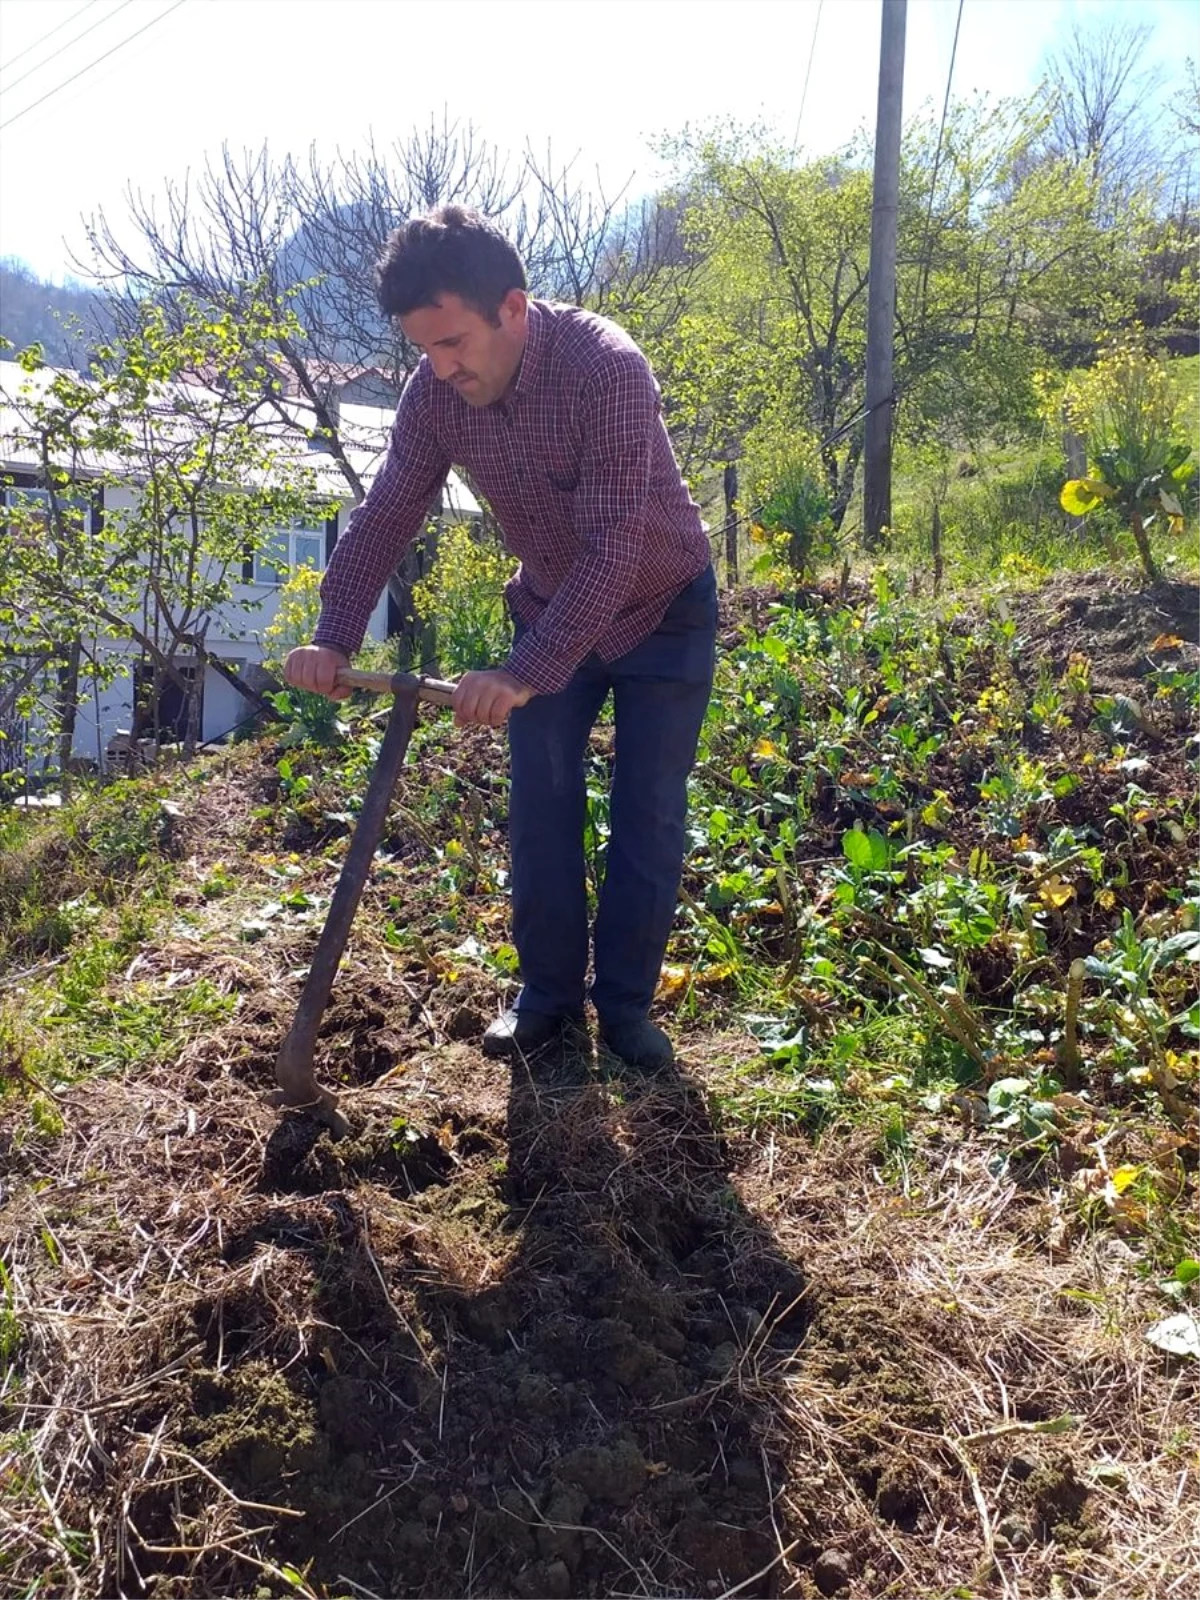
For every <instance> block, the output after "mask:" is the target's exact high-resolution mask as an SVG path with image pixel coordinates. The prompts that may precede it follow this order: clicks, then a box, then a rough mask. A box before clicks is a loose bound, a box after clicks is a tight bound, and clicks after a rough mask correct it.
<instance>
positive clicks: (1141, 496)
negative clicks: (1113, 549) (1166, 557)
mask: <svg viewBox="0 0 1200 1600" xmlns="http://www.w3.org/2000/svg"><path fill="white" fill-rule="evenodd" d="M1068 407H1069V410H1070V413H1071V416H1072V419H1073V421H1074V423H1075V425H1076V427H1077V428H1078V429H1079V430H1080V432H1082V433H1083V434H1085V435H1086V437H1087V440H1088V448H1089V454H1090V456H1091V458H1092V462H1093V464H1092V466H1091V467H1090V469H1089V473H1088V476H1087V477H1086V478H1076V479H1072V480H1071V481H1070V482H1068V483H1067V484H1066V485H1065V486H1064V488H1063V490H1062V505H1063V509H1064V510H1066V511H1068V512H1070V513H1071V514H1072V515H1074V516H1087V515H1088V514H1089V513H1090V512H1092V511H1095V510H1096V509H1097V508H1098V507H1101V506H1109V507H1111V508H1112V509H1113V510H1115V511H1118V512H1119V513H1120V514H1121V515H1122V517H1124V518H1125V519H1126V521H1127V522H1128V524H1129V526H1130V528H1131V529H1132V532H1133V536H1134V540H1135V542H1136V544H1137V549H1138V555H1139V557H1140V558H1141V562H1142V566H1143V569H1144V570H1145V572H1146V576H1147V577H1149V578H1156V577H1157V576H1158V569H1157V565H1156V563H1155V561H1154V557H1153V554H1152V552H1151V549H1150V544H1149V541H1148V539H1147V538H1146V531H1145V530H1146V528H1147V527H1148V526H1149V525H1150V524H1151V523H1152V522H1153V520H1154V519H1155V518H1156V517H1159V516H1165V518H1166V520H1167V523H1168V526H1169V527H1170V529H1171V531H1172V532H1177V531H1182V529H1183V525H1184V508H1183V504H1182V501H1181V496H1182V494H1183V492H1184V491H1185V489H1186V486H1187V485H1188V483H1189V482H1190V481H1191V479H1192V477H1193V476H1194V474H1195V470H1196V463H1195V461H1194V460H1193V459H1192V448H1191V445H1190V444H1189V443H1188V442H1187V440H1186V439H1184V438H1182V437H1181V434H1182V433H1183V427H1182V423H1181V418H1180V415H1179V410H1180V408H1179V401H1178V397H1177V393H1176V390H1175V388H1174V385H1173V384H1172V382H1171V379H1170V376H1169V374H1168V370H1167V367H1166V364H1165V363H1164V362H1161V361H1156V360H1155V359H1154V358H1153V357H1152V356H1151V355H1150V354H1149V353H1148V351H1147V350H1146V347H1145V342H1144V339H1143V338H1142V336H1141V335H1140V334H1139V333H1138V332H1137V331H1133V332H1128V333H1125V334H1122V335H1120V336H1119V337H1117V338H1116V339H1114V340H1112V341H1111V342H1110V343H1109V344H1108V345H1107V347H1106V348H1105V349H1104V352H1103V354H1102V355H1101V358H1100V359H1099V360H1098V361H1097V362H1096V365H1095V366H1094V367H1092V368H1091V370H1090V371H1088V372H1086V373H1085V374H1083V375H1082V376H1081V377H1079V378H1077V379H1076V380H1075V381H1074V382H1073V383H1072V384H1071V385H1070V386H1069V388H1068Z"/></svg>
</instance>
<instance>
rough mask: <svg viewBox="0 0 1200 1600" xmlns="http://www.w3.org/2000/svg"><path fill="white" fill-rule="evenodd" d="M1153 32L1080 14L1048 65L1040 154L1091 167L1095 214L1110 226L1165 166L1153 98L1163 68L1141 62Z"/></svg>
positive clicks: (1140, 25) (1145, 27) (1144, 24)
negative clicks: (1046, 112) (1045, 117)
mask: <svg viewBox="0 0 1200 1600" xmlns="http://www.w3.org/2000/svg"><path fill="white" fill-rule="evenodd" d="M1153 33H1154V29H1153V27H1152V26H1151V24H1150V23H1148V22H1131V21H1129V20H1127V19H1126V18H1122V19H1121V20H1120V21H1117V20H1116V19H1115V18H1109V19H1106V20H1105V21H1103V22H1101V23H1099V24H1098V25H1087V24H1085V23H1084V22H1083V21H1082V20H1081V19H1080V18H1078V17H1077V18H1076V19H1075V20H1074V21H1073V23H1072V24H1071V30H1070V33H1069V34H1068V35H1067V37H1066V39H1065V40H1064V41H1063V42H1062V43H1061V44H1060V45H1059V46H1058V47H1057V49H1055V50H1054V51H1053V52H1052V53H1051V54H1050V56H1049V59H1048V61H1047V63H1046V85H1047V89H1048V92H1049V96H1050V121H1049V126H1048V127H1047V130H1046V135H1045V140H1044V149H1045V152H1046V154H1047V155H1049V156H1050V158H1051V159H1057V160H1063V161H1066V162H1068V163H1069V164H1070V165H1072V166H1079V167H1088V168H1090V169H1091V171H1092V174H1093V176H1094V178H1095V180H1096V183H1095V188H1094V191H1093V193H1094V197H1095V203H1096V206H1097V208H1098V209H1097V214H1098V216H1099V218H1100V220H1102V221H1105V222H1107V223H1109V224H1112V223H1114V222H1115V221H1116V220H1117V219H1118V218H1119V216H1120V214H1121V211H1122V208H1123V207H1124V205H1125V204H1126V203H1127V202H1128V200H1129V199H1130V198H1131V196H1133V195H1135V194H1137V193H1138V192H1140V191H1144V190H1145V189H1146V188H1148V187H1152V186H1153V185H1154V184H1155V183H1156V181H1157V179H1158V177H1159V176H1160V174H1161V171H1162V166H1163V139H1162V132H1163V130H1162V120H1161V108H1160V106H1159V105H1158V103H1157V102H1158V97H1159V91H1160V89H1161V88H1162V86H1163V81H1164V73H1163V70H1162V68H1161V67H1148V66H1145V65H1144V64H1143V63H1144V57H1145V52H1146V46H1147V44H1148V43H1149V41H1150V39H1151V38H1152V36H1153Z"/></svg>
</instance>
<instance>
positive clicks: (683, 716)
mask: <svg viewBox="0 0 1200 1600" xmlns="http://www.w3.org/2000/svg"><path fill="white" fill-rule="evenodd" d="M716 621H717V587H716V579H715V578H714V576H713V571H712V568H711V567H709V568H708V569H707V570H706V571H705V572H702V573H701V574H700V576H699V577H698V578H695V579H693V581H692V582H691V583H689V584H688V586H687V587H686V588H685V589H683V590H682V591H681V592H680V593H679V594H678V595H676V597H675V599H674V600H673V601H672V602H671V605H670V607H669V609H668V611H667V613H666V615H665V616H664V617H663V620H662V622H661V623H660V624H659V626H658V628H657V629H656V630H655V631H654V633H652V634H651V635H650V637H649V638H648V639H645V640H644V641H643V642H642V643H641V644H640V645H637V646H636V647H635V648H634V649H633V650H631V651H629V653H628V654H627V655H624V656H621V657H620V658H619V659H618V660H616V661H612V662H609V663H608V664H607V665H606V664H605V663H604V662H603V661H601V660H600V658H599V656H597V655H594V654H593V655H591V656H589V657H588V658H587V660H586V661H584V662H583V664H582V665H581V666H580V667H579V669H578V671H577V672H576V673H575V676H574V677H573V678H572V679H571V681H570V683H569V684H567V686H566V688H565V689H563V690H561V691H560V692H559V693H558V694H550V695H537V696H535V697H534V699H532V700H531V701H530V702H529V704H528V705H525V706H522V707H521V708H520V709H519V710H517V711H514V712H513V713H512V714H511V716H510V717H509V747H510V750H511V754H512V791H511V798H510V804H509V836H510V844H511V849H512V902H513V941H514V943H515V944H516V947H517V953H518V955H519V956H520V958H521V977H522V980H523V984H524V987H523V988H522V990H521V993H520V996H519V998H518V1000H517V1008H518V1010H527V1011H536V1012H543V1013H546V1014H548V1015H551V1016H561V1015H566V1014H568V1013H573V1012H579V1011H581V1010H582V1009H583V1003H584V998H585V990H586V981H587V961H588V916H587V888H586V877H585V867H584V825H585V821H586V812H587V791H586V786H585V780H584V756H585V753H586V750H587V744H588V735H589V734H590V733H591V730H592V727H593V724H594V723H595V721H596V718H597V716H598V715H599V712H600V708H601V706H602V705H603V704H604V702H605V700H606V699H607V697H608V695H609V693H610V692H611V694H612V697H613V718H614V723H615V732H616V744H615V764H614V769H613V783H612V794H611V797H610V807H609V822H610V832H609V841H608V860H607V866H606V869H605V874H604V884H603V887H602V889H601V892H600V904H599V908H598V910H597V914H596V928H595V979H594V982H593V985H592V992H591V993H592V1002H593V1004H594V1005H595V1007H596V1010H597V1012H598V1013H599V1016H600V1020H601V1022H602V1023H603V1024H605V1025H608V1026H614V1025H616V1024H619V1023H623V1022H632V1021H638V1020H640V1019H641V1018H643V1017H644V1016H645V1015H646V1013H647V1012H648V1011H649V1009H650V1002H651V1000H652V999H653V998H654V991H655V988H656V987H657V985H658V978H659V971H660V969H661V966H662V958H663V952H664V951H665V950H666V947H667V937H668V935H669V933H670V931H671V921H672V918H673V917H674V915H675V904H676V896H677V894H678V891H679V879H680V875H681V872H682V870H683V851H684V841H685V823H686V816H687V779H688V773H689V772H690V771H691V769H692V764H693V762H694V761H695V759H696V742H697V740H698V738H699V735H700V726H701V724H702V723H703V721H704V713H705V710H706V709H707V706H708V701H709V696H710V694H711V691H712V677H713V652H714V642H715V637H716Z"/></svg>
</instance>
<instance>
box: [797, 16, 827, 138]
mask: <svg viewBox="0 0 1200 1600" xmlns="http://www.w3.org/2000/svg"><path fill="white" fill-rule="evenodd" d="M824 4H825V0H817V20H816V21H815V22H814V23H813V31H812V39H811V41H810V43H809V46H808V66H807V67H806V68H805V70H804V88H803V89H802V90H801V91H800V110H799V111H798V112H797V114H796V131H795V133H794V134H793V135H792V154H793V155H795V154H796V147H797V146H798V144H799V143H800V124H801V122H803V120H804V102H805V101H806V100H807V99H808V80H809V78H810V77H811V76H812V64H813V56H814V55H815V54H816V50H817V29H818V28H819V27H820V26H821V8H822V6H823V5H824Z"/></svg>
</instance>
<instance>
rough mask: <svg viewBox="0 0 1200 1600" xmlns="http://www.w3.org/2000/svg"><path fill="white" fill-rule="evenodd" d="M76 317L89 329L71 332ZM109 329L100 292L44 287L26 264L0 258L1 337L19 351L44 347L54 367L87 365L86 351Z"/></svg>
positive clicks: (81, 287) (70, 286)
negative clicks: (33, 346) (71, 325)
mask: <svg viewBox="0 0 1200 1600" xmlns="http://www.w3.org/2000/svg"><path fill="white" fill-rule="evenodd" d="M72 319H77V320H78V322H79V323H80V324H82V326H83V329H84V330H85V331H84V333H83V335H82V336H80V335H79V334H78V333H76V332H73V331H72V329H71V327H70V322H71V320H72ZM110 331H111V320H110V318H109V316H108V311H107V301H106V297H105V295H104V293H103V291H102V290H99V289H89V288H88V287H87V286H86V285H85V284H63V285H60V284H54V283H44V282H43V281H42V279H41V278H39V277H38V276H37V274H36V273H35V272H32V271H31V270H30V269H29V268H28V267H27V266H26V265H25V263H24V262H23V261H18V260H15V259H14V258H12V257H9V258H7V259H4V260H0V335H3V337H4V338H6V339H11V340H12V342H13V344H14V345H15V346H16V348H17V349H18V350H23V349H25V348H26V346H28V345H31V344H40V345H42V347H43V348H44V350H45V352H46V360H47V361H48V362H50V363H51V365H53V366H56V367H83V366H86V364H87V354H88V351H89V350H90V349H91V348H92V347H93V346H94V345H95V344H96V343H97V342H98V341H99V340H101V339H103V338H105V337H107V336H108V334H109V333H110Z"/></svg>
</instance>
